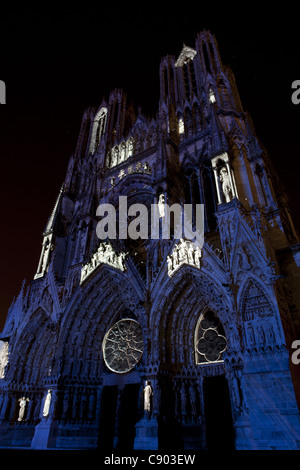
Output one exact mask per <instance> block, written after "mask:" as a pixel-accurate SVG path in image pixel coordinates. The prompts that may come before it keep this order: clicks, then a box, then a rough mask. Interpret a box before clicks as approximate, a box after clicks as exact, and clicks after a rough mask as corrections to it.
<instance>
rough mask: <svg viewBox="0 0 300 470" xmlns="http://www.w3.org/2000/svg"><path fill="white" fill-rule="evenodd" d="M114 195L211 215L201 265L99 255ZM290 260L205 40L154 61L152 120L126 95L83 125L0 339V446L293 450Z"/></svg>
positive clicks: (106, 243)
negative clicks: (101, 224) (102, 221)
mask: <svg viewBox="0 0 300 470" xmlns="http://www.w3.org/2000/svg"><path fill="white" fill-rule="evenodd" d="M119 196H127V198H128V205H131V204H134V203H142V204H144V205H146V206H147V207H150V205H151V204H153V203H155V202H158V201H159V199H160V198H161V197H162V196H163V197H164V199H165V201H166V202H167V203H168V204H169V205H171V204H173V203H180V204H183V203H189V204H193V206H194V207H195V205H196V204H204V207H205V211H204V219H205V220H204V228H205V241H204V245H203V248H202V250H201V255H200V254H199V253H198V258H197V261H196V259H195V256H196V251H191V253H192V256H194V258H189V257H188V256H187V255H186V258H185V251H184V250H185V247H186V246H187V243H186V241H185V240H182V241H178V240H173V239H171V240H168V239H161V240H155V239H151V238H149V239H138V240H131V239H130V238H128V239H116V240H115V239H109V240H108V239H107V240H102V241H101V240H99V238H98V237H97V234H96V226H97V223H98V220H99V219H98V217H97V216H96V210H97V207H98V205H99V204H101V203H111V204H113V205H114V206H115V207H118V203H119V202H118V201H119ZM194 216H195V214H194ZM194 216H193V217H194ZM299 248H300V247H299V244H298V237H297V234H296V232H295V229H294V227H293V224H292V220H291V216H290V213H289V209H288V207H287V204H286V198H285V196H284V195H283V193H282V189H281V187H280V185H279V181H278V177H277V176H276V174H275V172H274V170H273V168H272V165H271V162H270V160H269V157H268V155H267V153H266V150H265V149H264V148H263V146H262V145H261V144H260V142H259V140H258V138H257V136H256V133H255V130H254V127H253V124H252V121H251V119H250V118H249V116H248V114H246V113H245V112H244V110H243V108H242V104H241V101H240V98H239V94H238V90H237V88H236V84H235V79H234V76H233V73H232V71H231V70H230V68H229V67H228V66H224V65H223V64H222V62H221V59H220V56H219V51H218V46H217V43H216V40H215V37H214V36H213V35H212V34H211V33H210V32H208V31H203V32H201V33H200V34H199V35H198V36H197V38H196V41H195V46H194V47H188V46H186V45H184V46H183V49H182V51H181V53H180V54H179V56H178V58H175V57H173V56H166V57H164V58H163V59H162V61H161V64H160V100H159V105H158V110H157V114H156V117H155V118H148V117H146V116H144V115H143V114H142V112H141V111H140V110H136V109H135V108H134V106H133V105H132V104H128V101H127V97H126V94H125V93H124V92H123V90H120V89H116V90H114V91H112V92H111V94H110V96H109V98H108V100H107V101H103V102H102V103H101V104H100V106H99V107H98V108H96V109H87V110H86V111H85V113H84V116H83V119H82V125H81V129H80V132H79V138H78V143H77V147H76V150H75V153H74V155H73V156H72V157H71V158H70V161H69V165H68V169H67V173H66V177H65V181H64V182H63V185H62V187H61V190H60V192H59V195H58V198H57V201H56V203H55V206H54V209H53V212H52V213H51V215H50V217H49V219H48V222H47V225H46V227H45V231H44V233H43V243H42V250H41V256H40V260H39V262H38V268H37V273H36V275H35V277H34V279H33V280H32V281H31V282H30V283H29V284H28V285H25V283H24V284H23V286H22V289H21V292H20V293H19V295H18V297H17V298H16V300H15V301H14V302H13V304H12V305H11V307H10V309H9V312H8V315H7V320H6V324H5V327H4V329H3V332H2V335H1V342H0V347H1V356H0V391H1V394H0V446H2V447H10V448H14V447H24V448H33V449H46V448H52V449H96V448H98V449H103V450H109V449H117V450H120V451H121V450H124V449H127V450H130V449H162V450H165V449H173V450H178V449H220V448H223V449H224V448H225V449H229V448H230V449H232V448H234V449H298V448H299V444H300V427H299V410H298V405H297V399H298V400H299V398H300V394H299V393H298V392H297V390H299V387H298V385H297V384H298V383H299V380H298V368H297V366H295V365H293V364H292V361H291V360H290V348H291V344H292V342H293V341H294V340H295V339H300V323H299V318H300V316H299V315H300V298H299V295H298V294H297V289H298V290H299V287H297V286H299V264H300V254H299V253H300V250H299ZM176 250H177V251H176ZM180 250H181V251H180ZM174 253H175V254H176V256H177V254H178V258H176V260H175V254H174ZM172 256H173V257H172ZM180 256H181V258H180Z"/></svg>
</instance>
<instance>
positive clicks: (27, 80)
mask: <svg viewBox="0 0 300 470" xmlns="http://www.w3.org/2000/svg"><path fill="white" fill-rule="evenodd" d="M98 3H99V6H97V5H95V2H94V3H93V4H91V5H88V4H87V3H86V2H83V5H84V6H79V5H77V4H73V5H72V7H70V8H67V7H63V6H62V7H60V8H59V9H56V10H55V9H54V8H53V7H52V6H49V8H47V7H45V6H39V7H35V8H31V9H30V8H28V6H27V5H25V6H21V7H19V6H18V7H17V8H16V7H15V4H13V6H11V7H6V11H4V7H2V6H1V10H2V12H1V18H0V39H1V62H0V64H1V67H0V70H1V72H0V80H4V82H5V83H6V90H7V98H6V102H7V104H6V105H2V106H1V107H0V158H1V185H0V191H1V219H0V224H1V225H0V230H1V232H0V237H1V238H0V240H1V243H0V261H1V264H0V275H1V283H0V331H1V329H2V328H3V325H4V320H5V317H6V313H7V310H8V308H9V305H10V304H11V302H12V300H13V297H14V296H17V295H18V293H19V291H20V288H21V284H22V281H23V279H25V278H26V280H27V282H29V281H30V280H31V279H32V278H33V276H34V274H35V272H36V268H37V264H38V260H39V256H40V249H41V243H42V232H43V230H44V227H45V225H46V222H47V219H48V217H49V215H50V212H51V210H52V208H53V206H54V203H55V200H56V197H57V195H58V192H59V189H60V187H61V184H62V183H63V181H64V178H65V173H66V169H67V163H68V160H69V157H70V155H71V154H72V153H73V152H74V150H75V146H76V141H77V137H78V133H79V129H80V124H81V118H82V114H83V112H84V110H85V109H86V108H87V107H89V106H95V107H98V106H99V105H100V103H101V101H102V98H103V97H106V98H108V96H109V92H110V90H113V89H114V88H115V87H120V88H123V89H124V90H125V91H126V93H127V94H128V97H129V99H132V100H133V102H134V104H135V107H136V109H137V107H138V106H141V107H142V112H144V114H146V115H150V116H151V115H153V116H155V114H156V110H157V109H158V101H159V64H160V60H161V58H162V57H163V56H165V55H167V54H173V55H175V56H178V55H179V53H180V51H181V49H182V46H183V43H185V44H186V45H188V46H191V47H194V45H195V38H196V36H197V33H198V32H200V31H201V30H202V29H209V30H210V31H211V32H213V33H215V35H216V38H217V41H218V45H219V50H220V54H221V59H222V61H223V63H225V64H226V63H227V64H229V65H230V66H231V67H232V69H233V72H234V74H235V77H236V82H237V86H238V89H239V92H240V96H241V100H242V103H243V106H244V109H245V110H247V111H249V112H250V114H251V116H252V119H253V122H254V125H255V128H256V131H257V133H258V136H259V138H260V139H261V141H262V142H263V143H264V145H265V147H266V149H267V150H268V153H269V155H270V157H271V159H272V161H273V163H274V166H275V168H276V170H277V171H278V174H279V175H280V177H281V180H282V182H283V185H284V187H285V188H286V191H287V194H288V196H289V199H290V208H291V210H292V213H293V217H294V222H295V225H296V228H297V230H298V231H299V232H300V215H299V210H298V202H299V186H300V183H299V167H300V166H299V163H298V161H299V158H300V142H299V122H300V119H299V118H300V104H299V105H298V106H296V105H294V104H292V101H291V95H292V89H291V84H292V82H293V81H294V80H297V79H299V80H300V47H299V38H298V35H299V26H298V22H299V18H300V15H299V11H300V8H299V7H295V6H293V7H281V8H278V10H276V7H275V6H274V4H273V6H272V10H271V12H269V11H266V10H265V9H264V10H263V11H261V10H260V9H259V8H258V7H255V6H254V5H253V3H251V4H250V3H248V2H241V3H240V6H239V8H238V9H236V8H233V7H232V8H229V7H227V6H224V7H223V10H220V8H219V7H217V4H215V3H213V2H209V3H208V6H207V7H203V6H202V4H201V2H197V3H196V4H195V3H194V2H182V3H181V4H180V3H178V2H175V3H172V4H170V5H168V6H164V10H163V11H162V10H161V9H160V7H158V6H157V5H156V6H151V5H153V4H150V3H149V4H146V3H143V2H141V6H140V7H138V9H136V8H133V7H131V6H130V7H129V8H126V7H125V6H124V5H125V3H123V6H122V7H121V8H119V7H117V6H115V7H109V6H103V2H98ZM109 3H112V2H109ZM224 3H225V2H224ZM277 4H278V3H277ZM49 5H51V3H49ZM128 5H134V4H132V3H131V2H128ZM195 5H198V6H196V7H195ZM195 8H196V9H195ZM299 24H300V22H299Z"/></svg>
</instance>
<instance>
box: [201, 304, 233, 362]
mask: <svg viewBox="0 0 300 470" xmlns="http://www.w3.org/2000/svg"><path fill="white" fill-rule="evenodd" d="M226 348H227V340H226V338H225V336H224V334H223V327H222V325H221V322H220V320H219V318H218V317H217V316H216V315H215V314H214V313H213V312H211V311H208V312H206V313H205V314H204V315H203V316H202V318H201V319H200V322H199V327H198V331H197V336H196V363H197V364H201V363H203V362H217V361H220V360H222V353H223V352H224V351H225V350H226Z"/></svg>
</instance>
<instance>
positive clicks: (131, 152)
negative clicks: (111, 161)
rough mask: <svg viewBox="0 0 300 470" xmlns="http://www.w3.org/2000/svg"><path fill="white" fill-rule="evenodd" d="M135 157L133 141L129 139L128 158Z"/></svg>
mask: <svg viewBox="0 0 300 470" xmlns="http://www.w3.org/2000/svg"><path fill="white" fill-rule="evenodd" d="M132 155H133V140H132V139H129V140H128V142H127V158H129V157H131V156H132Z"/></svg>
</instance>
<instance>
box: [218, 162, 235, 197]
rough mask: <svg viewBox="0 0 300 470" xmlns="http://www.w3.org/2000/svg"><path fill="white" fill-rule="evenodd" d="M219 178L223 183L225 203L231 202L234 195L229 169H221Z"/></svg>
mask: <svg viewBox="0 0 300 470" xmlns="http://www.w3.org/2000/svg"><path fill="white" fill-rule="evenodd" d="M219 178H220V181H221V183H222V191H223V194H224V197H225V202H230V201H231V199H232V198H233V195H232V189H231V181H230V177H229V174H228V171H227V168H226V167H225V166H223V167H222V168H221V170H220V175H219Z"/></svg>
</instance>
